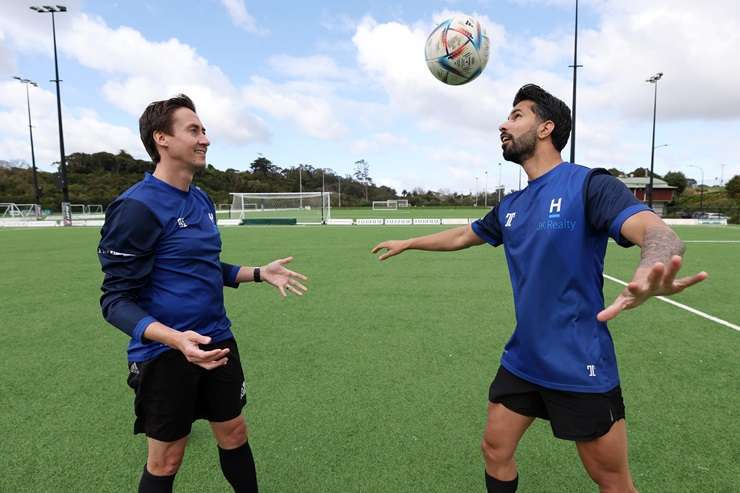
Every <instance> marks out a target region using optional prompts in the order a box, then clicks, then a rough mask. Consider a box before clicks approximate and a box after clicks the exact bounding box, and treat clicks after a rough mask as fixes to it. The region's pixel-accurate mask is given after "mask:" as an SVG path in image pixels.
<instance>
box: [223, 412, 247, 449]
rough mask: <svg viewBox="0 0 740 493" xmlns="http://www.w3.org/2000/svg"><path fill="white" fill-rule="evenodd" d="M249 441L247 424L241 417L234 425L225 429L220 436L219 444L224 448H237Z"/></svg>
mask: <svg viewBox="0 0 740 493" xmlns="http://www.w3.org/2000/svg"><path fill="white" fill-rule="evenodd" d="M246 441H247V424H246V423H245V422H244V420H243V419H240V420H238V421H236V422H235V423H234V426H232V427H230V428H229V429H228V430H225V433H222V434H221V436H219V437H218V444H219V446H220V447H221V448H223V449H227V450H229V449H235V448H237V447H241V446H242V445H244V443H245V442H246Z"/></svg>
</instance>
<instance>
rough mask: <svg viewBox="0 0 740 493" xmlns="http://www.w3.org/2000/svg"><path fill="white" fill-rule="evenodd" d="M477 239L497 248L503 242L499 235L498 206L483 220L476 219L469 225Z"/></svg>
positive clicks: (501, 236)
mask: <svg viewBox="0 0 740 493" xmlns="http://www.w3.org/2000/svg"><path fill="white" fill-rule="evenodd" d="M470 226H471V227H472V228H473V232H474V233H475V234H476V235H478V237H479V238H480V239H481V240H483V241H485V242H486V243H489V244H490V245H492V246H499V245H500V244H501V243H503V242H504V237H503V235H502V234H501V223H500V222H499V220H498V205H497V206H496V207H494V208H493V209H491V210H490V212H489V213H488V214H486V215H485V216H484V217H483V219H478V220H477V221H475V222H473V223H472V224H471V225H470Z"/></svg>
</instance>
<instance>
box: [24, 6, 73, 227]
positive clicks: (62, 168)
mask: <svg viewBox="0 0 740 493" xmlns="http://www.w3.org/2000/svg"><path fill="white" fill-rule="evenodd" d="M30 9H31V10H33V11H34V12H37V13H39V14H51V35H52V40H53V41H54V74H55V76H56V78H55V79H54V80H53V81H52V82H55V83H56V86H57V118H58V120H59V155H60V160H59V172H60V174H61V179H62V180H61V181H62V200H63V203H62V216H63V218H64V225H65V226H71V225H72V212H71V210H70V207H69V186H68V183H67V162H66V161H65V157H64V129H63V127H62V96H61V93H60V89H59V83H60V82H61V80H59V62H58V59H57V29H56V23H55V21H54V14H55V13H61V12H66V11H67V7H65V6H64V5H57V6H51V5H44V6H43V7H37V6H32V7H30Z"/></svg>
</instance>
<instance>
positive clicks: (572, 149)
mask: <svg viewBox="0 0 740 493" xmlns="http://www.w3.org/2000/svg"><path fill="white" fill-rule="evenodd" d="M574 34H575V35H574V37H573V65H568V66H569V67H573V105H572V106H573V118H572V119H571V127H570V162H571V163H575V162H576V78H577V75H576V74H577V71H578V67H583V65H578V0H576V24H575V29H574ZM521 188H522V187H521V185H520V186H519V189H520V190H521Z"/></svg>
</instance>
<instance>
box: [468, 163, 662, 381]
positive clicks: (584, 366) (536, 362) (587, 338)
mask: <svg viewBox="0 0 740 493" xmlns="http://www.w3.org/2000/svg"><path fill="white" fill-rule="evenodd" d="M643 210H649V209H648V207H646V206H645V205H643V204H641V203H640V202H639V201H637V199H635V198H634V196H632V194H631V193H630V192H629V190H628V189H627V188H626V187H625V186H624V185H623V184H621V183H620V182H619V181H618V180H616V179H615V178H613V177H611V176H609V175H608V174H607V173H606V171H604V170H592V169H590V168H586V167H583V166H579V165H575V164H570V163H561V164H559V165H558V166H556V167H555V168H553V169H552V170H551V171H549V172H548V173H546V174H545V175H543V176H541V177H539V178H537V179H536V180H532V181H530V182H529V184H528V186H527V188H525V189H524V190H522V191H520V192H515V193H513V194H511V195H507V196H506V197H505V198H504V199H503V200H502V201H501V204H500V205H498V206H497V207H496V208H494V209H493V210H492V211H491V212H490V213H489V214H488V215H486V217H484V218H483V219H481V220H479V221H476V222H475V223H473V225H472V227H473V231H474V232H475V233H476V234H477V235H478V236H479V237H480V238H481V239H483V240H485V241H487V242H488V243H490V244H491V245H493V246H498V245H500V244H503V245H504V249H505V252H506V261H507V263H508V266H509V275H510V277H511V284H512V288H513V292H514V305H515V312H516V328H515V330H514V333H513V335H512V337H511V339H510V340H509V342H508V343H507V344H506V347H505V349H504V353H503V356H502V357H501V364H502V365H503V366H504V367H505V368H506V369H508V370H509V371H511V372H512V373H514V374H515V375H517V376H519V377H520V378H523V379H525V380H528V381H530V382H533V383H535V384H538V385H541V386H543V387H547V388H552V389H558V390H565V391H572V392H606V391H608V390H610V389H612V388H614V387H615V386H616V385H618V383H619V374H618V370H617V363H616V355H615V352H614V344H613V343H612V339H611V336H610V334H609V331H608V329H607V326H606V324H605V323H602V322H599V321H598V320H596V315H597V313H598V312H599V311H601V310H602V309H603V308H604V297H603V294H602V287H603V268H604V256H605V253H606V245H607V241H608V237H609V236H611V237H612V238H614V240H615V241H616V242H617V243H618V244H620V245H622V246H631V243H630V242H629V241H627V240H625V239H623V238H622V237H621V236H620V230H621V227H622V224H623V223H624V221H625V220H626V219H627V218H629V217H630V216H632V215H633V214H635V213H637V212H640V211H643Z"/></svg>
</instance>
